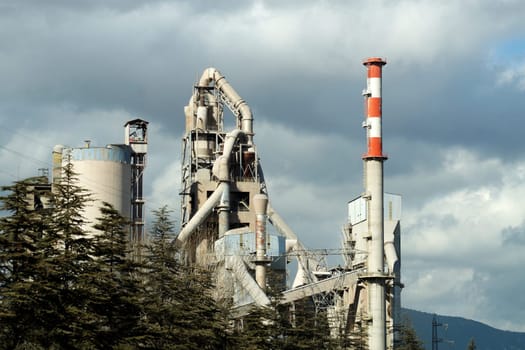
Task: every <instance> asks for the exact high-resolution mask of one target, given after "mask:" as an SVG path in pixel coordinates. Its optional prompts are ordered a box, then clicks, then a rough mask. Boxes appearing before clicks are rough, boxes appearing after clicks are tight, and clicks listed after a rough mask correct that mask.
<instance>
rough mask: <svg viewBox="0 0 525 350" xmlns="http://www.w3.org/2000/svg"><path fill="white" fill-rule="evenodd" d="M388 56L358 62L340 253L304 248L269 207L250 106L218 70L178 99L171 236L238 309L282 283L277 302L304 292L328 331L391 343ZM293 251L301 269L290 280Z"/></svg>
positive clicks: (395, 242) (377, 347)
mask: <svg viewBox="0 0 525 350" xmlns="http://www.w3.org/2000/svg"><path fill="white" fill-rule="evenodd" d="M384 64H386V62H385V61H383V60H382V59H380V58H376V57H373V58H370V59H367V60H365V62H364V65H365V66H366V68H367V88H366V89H365V91H364V93H363V95H364V97H365V105H366V106H367V111H366V113H365V115H366V119H365V122H364V123H363V127H365V129H366V131H367V140H368V151H367V153H366V154H365V155H364V156H363V162H364V171H365V179H366V180H365V189H364V193H363V194H362V195H361V196H359V197H358V198H356V199H355V200H352V201H350V202H349V203H348V213H349V215H348V222H347V224H346V225H345V226H344V228H343V232H342V236H343V246H342V247H341V249H340V250H337V251H336V252H333V251H328V250H322V249H313V250H308V249H306V247H305V246H304V245H303V243H302V242H301V240H300V236H299V235H298V234H297V233H295V232H294V230H293V229H292V228H291V227H290V226H289V225H288V224H287V223H286V222H285V220H284V219H283V218H282V217H281V216H280V215H279V214H278V213H277V211H276V210H275V208H274V207H273V205H272V200H271V197H270V196H269V194H268V191H267V186H266V183H265V180H264V175H263V171H262V166H261V163H260V155H259V153H258V151H257V147H256V144H255V141H254V139H255V137H254V136H255V133H254V118H253V114H252V112H251V109H250V107H249V106H248V104H247V103H246V101H244V100H243V99H242V98H241V97H240V95H239V94H238V93H237V92H236V91H235V90H234V89H233V87H232V86H231V85H230V83H229V82H228V81H227V80H226V78H225V77H224V75H222V74H221V73H220V72H219V71H218V70H217V69H215V68H208V69H206V70H205V71H204V72H203V74H202V76H201V78H200V79H199V81H198V82H197V83H196V84H195V85H194V87H193V93H192V95H191V97H190V99H189V102H188V105H187V106H186V107H185V108H184V114H185V125H186V128H185V132H184V136H183V139H182V162H181V165H182V169H181V192H180V196H181V230H180V233H179V234H178V236H177V238H176V240H175V244H176V245H178V246H179V247H180V248H181V251H182V252H183V254H184V258H185V260H186V261H187V263H189V264H199V265H201V266H206V267H207V268H209V269H212V270H213V271H215V276H216V281H217V286H218V288H217V290H218V292H217V297H220V298H230V299H231V300H233V303H234V308H235V310H237V312H238V313H239V315H242V314H243V312H246V310H248V308H249V307H250V306H251V305H254V304H257V305H261V306H264V305H268V304H269V302H270V300H269V298H268V296H267V295H266V288H267V286H268V284H269V283H273V284H278V285H280V287H281V289H284V293H283V298H282V301H281V302H282V303H291V304H293V303H294V302H295V301H297V300H300V299H304V298H310V299H311V300H312V302H313V303H315V306H316V308H317V309H318V310H321V309H322V310H324V311H326V315H327V317H328V322H329V325H330V328H331V334H332V336H334V337H347V338H352V337H356V336H357V335H356V334H358V333H359V334H363V331H364V332H366V334H367V336H366V338H367V339H366V343H367V346H368V348H369V349H374V350H383V349H394V348H395V344H396V340H397V323H398V322H399V310H400V290H401V287H402V285H401V276H400V239H399V235H400V211H401V197H400V196H397V195H390V194H386V195H385V194H384V193H383V162H384V160H385V159H386V157H385V156H384V155H383V152H382V139H381V137H382V133H381V110H382V102H381V85H382V84H381V77H382V76H381V74H382V67H383V65H384ZM226 109H229V110H230V111H231V114H232V115H233V117H234V119H235V123H234V128H233V129H232V130H225V123H224V118H225V113H224V112H225V110H226ZM358 178H360V177H358ZM334 253H335V254H340V255H341V256H342V258H343V260H344V266H342V267H340V268H333V269H331V268H329V267H328V266H326V264H324V263H323V261H324V257H325V256H326V254H334ZM292 259H296V260H297V271H296V273H295V276H294V277H293V278H292V279H291V280H290V281H287V275H288V273H287V263H288V262H289V261H290V260H292ZM270 272H271V275H272V276H274V278H272V280H271V281H270V279H269V278H268V276H269V273H270ZM275 276H277V277H276V278H275Z"/></svg>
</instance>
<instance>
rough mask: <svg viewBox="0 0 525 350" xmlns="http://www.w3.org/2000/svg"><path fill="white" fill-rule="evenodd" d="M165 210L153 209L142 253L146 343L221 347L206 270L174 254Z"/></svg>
mask: <svg viewBox="0 0 525 350" xmlns="http://www.w3.org/2000/svg"><path fill="white" fill-rule="evenodd" d="M170 213H171V212H170V210H169V209H168V208H167V207H166V206H164V207H162V208H160V209H158V210H156V211H154V216H155V220H154V223H153V227H152V229H151V232H150V244H149V245H148V247H147V254H146V256H145V262H146V268H145V288H146V289H145V300H144V303H143V304H144V307H145V318H144V320H143V322H144V326H145V327H146V328H147V330H148V343H147V344H148V345H149V346H150V347H152V348H163V349H220V348H222V347H223V344H224V341H225V340H224V335H225V333H224V329H225V325H224V323H223V322H222V321H221V317H220V316H221V309H220V308H219V306H218V305H217V304H216V303H215V300H214V299H213V298H212V296H211V295H212V290H213V284H212V283H211V275H210V274H209V272H207V271H204V270H202V269H200V268H198V267H188V266H185V265H183V264H181V262H180V261H179V260H178V259H177V257H178V254H177V251H176V250H175V248H174V246H173V244H172V241H173V239H174V238H175V234H174V231H173V230H174V224H173V221H172V220H171V219H170Z"/></svg>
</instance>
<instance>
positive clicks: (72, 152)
mask: <svg viewBox="0 0 525 350" xmlns="http://www.w3.org/2000/svg"><path fill="white" fill-rule="evenodd" d="M64 153H65V154H66V156H65V157H64V159H67V156H70V157H71V160H72V161H81V160H99V161H112V162H117V163H125V164H129V163H130V162H131V148H130V147H129V146H126V145H111V146H108V147H90V148H70V149H66V150H64Z"/></svg>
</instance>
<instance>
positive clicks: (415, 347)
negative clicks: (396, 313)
mask: <svg viewBox="0 0 525 350" xmlns="http://www.w3.org/2000/svg"><path fill="white" fill-rule="evenodd" d="M400 333H401V341H400V344H399V345H398V346H397V347H396V349H399V350H424V349H425V348H424V347H423V342H422V341H421V340H420V339H419V338H418V336H417V334H416V331H415V330H414V328H413V327H412V324H411V323H410V321H409V320H408V319H406V320H404V322H403V324H402V325H401V328H400Z"/></svg>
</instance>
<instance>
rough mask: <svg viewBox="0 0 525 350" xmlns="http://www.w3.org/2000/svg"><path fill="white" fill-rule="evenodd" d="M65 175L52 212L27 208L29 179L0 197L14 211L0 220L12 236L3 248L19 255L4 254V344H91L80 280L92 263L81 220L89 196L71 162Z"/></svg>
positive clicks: (12, 346)
mask: <svg viewBox="0 0 525 350" xmlns="http://www.w3.org/2000/svg"><path fill="white" fill-rule="evenodd" d="M64 175H65V176H64V177H63V180H64V182H63V183H61V184H58V185H57V187H56V188H55V189H56V193H55V195H54V196H52V197H53V198H52V200H51V209H50V210H49V211H46V209H39V210H35V209H34V207H30V206H29V203H30V201H29V199H30V197H31V195H32V194H31V193H30V192H28V191H31V190H32V188H34V187H33V186H32V184H31V181H24V182H20V183H15V184H14V185H13V186H8V187H7V188H4V189H6V190H8V191H10V192H9V194H8V195H7V196H6V197H4V198H2V199H3V207H4V209H6V210H8V211H9V212H10V213H11V215H9V216H7V217H6V218H3V219H2V236H3V237H4V238H5V237H10V238H9V239H7V240H5V239H4V240H3V242H2V248H1V250H2V253H7V252H11V253H12V252H14V251H17V252H18V257H15V256H14V255H13V254H11V257H10V258H7V259H6V258H5V257H3V258H2V261H3V262H5V263H6V265H5V266H7V270H5V269H3V270H4V271H7V274H3V276H8V279H7V280H6V281H7V282H8V283H6V284H5V287H6V288H2V306H1V307H2V309H3V310H2V311H3V312H2V316H6V317H8V318H9V322H8V324H9V325H8V326H7V327H6V328H5V330H7V331H8V332H10V333H11V334H10V335H9V336H8V337H9V338H10V340H9V341H8V342H5V343H3V344H2V345H4V344H5V347H6V348H16V347H24V348H30V347H41V348H46V349H47V348H81V347H84V346H87V345H88V343H89V341H88V340H89V338H90V337H89V334H86V329H85V327H83V324H84V322H85V319H86V313H85V304H84V303H85V300H86V291H85V290H83V289H81V288H79V286H78V283H77V282H78V281H79V280H82V278H83V275H84V271H86V270H89V266H90V264H91V262H92V258H91V257H90V253H91V252H92V245H91V241H90V239H89V237H87V236H86V235H85V232H84V230H83V218H82V210H83V207H84V205H85V203H86V202H87V201H88V200H89V198H88V195H87V194H86V193H85V192H83V191H82V190H81V189H80V188H79V187H78V186H76V185H75V184H74V181H75V174H74V172H73V171H72V168H71V166H69V167H68V166H66V167H65V169H64ZM22 257H24V258H22ZM24 259H25V260H24ZM9 260H10V261H9ZM9 268H10V269H11V270H9ZM15 276H17V277H16V278H15ZM88 318H89V317H88ZM86 342H88V343H86ZM86 344H87V345H86Z"/></svg>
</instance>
